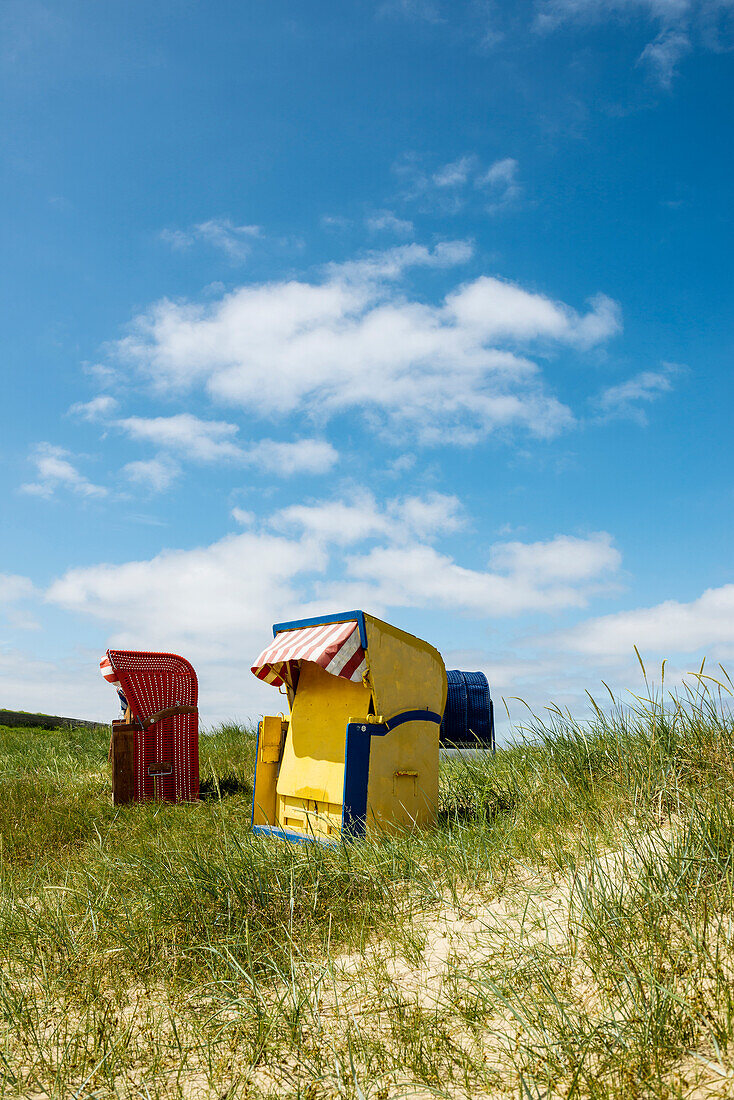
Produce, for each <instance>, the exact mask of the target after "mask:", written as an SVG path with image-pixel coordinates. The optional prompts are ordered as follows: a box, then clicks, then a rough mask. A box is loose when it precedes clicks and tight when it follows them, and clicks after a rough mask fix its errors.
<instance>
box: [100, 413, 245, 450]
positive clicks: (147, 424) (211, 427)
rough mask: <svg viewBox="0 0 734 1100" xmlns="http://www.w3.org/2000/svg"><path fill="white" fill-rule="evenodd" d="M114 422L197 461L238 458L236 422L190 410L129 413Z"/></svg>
mask: <svg viewBox="0 0 734 1100" xmlns="http://www.w3.org/2000/svg"><path fill="white" fill-rule="evenodd" d="M117 426H118V427H119V428H121V429H122V430H123V431H124V432H126V433H127V434H128V435H129V436H131V437H132V438H133V439H137V440H140V441H142V442H146V443H154V444H155V445H156V446H158V447H169V448H171V450H174V451H177V452H179V453H181V454H183V455H187V456H188V457H189V458H192V459H193V460H194V461H197V462H220V461H222V460H223V459H224V460H226V459H230V460H231V459H239V458H240V457H241V455H242V450H241V448H240V447H239V446H238V445H237V444H236V443H234V442H233V437H234V436H236V435H237V432H238V428H237V425H236V424H228V423H227V422H226V421H223V420H201V419H200V418H199V417H198V416H193V415H192V414H191V413H178V414H177V415H176V416H151V417H143V416H129V417H127V418H126V419H125V420H118V421H117Z"/></svg>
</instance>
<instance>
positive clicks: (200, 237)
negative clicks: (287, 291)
mask: <svg viewBox="0 0 734 1100" xmlns="http://www.w3.org/2000/svg"><path fill="white" fill-rule="evenodd" d="M160 236H161V240H163V241H165V242H166V243H167V244H170V245H171V246H172V247H173V248H175V249H178V250H182V249H187V248H190V247H191V246H192V245H193V244H195V243H197V242H200V243H203V244H208V245H210V246H211V247H212V248H217V249H219V250H220V251H221V252H224V253H225V255H227V256H228V257H229V259H230V260H232V261H234V262H238V263H239V262H241V261H243V260H246V259H247V257H248V256H249V254H250V249H251V247H252V242H253V240H255V239H256V238H257V237H260V236H262V230H261V228H260V226H259V225H235V223H234V222H232V221H231V220H230V219H229V218H211V219H210V220H209V221H205V222H199V223H198V225H192V226H190V227H189V228H188V229H164V230H162V232H161V234H160Z"/></svg>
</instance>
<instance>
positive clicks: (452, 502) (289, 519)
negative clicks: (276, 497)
mask: <svg viewBox="0 0 734 1100" xmlns="http://www.w3.org/2000/svg"><path fill="white" fill-rule="evenodd" d="M271 522H272V525H273V526H274V527H275V528H276V529H277V530H285V531H288V530H294V529H295V530H299V531H303V532H305V533H307V534H309V535H312V536H314V537H315V538H318V539H320V540H321V541H323V542H325V543H333V544H334V545H341V546H348V545H352V544H354V543H357V542H363V541H365V540H366V539H371V538H384V539H386V540H387V541H388V542H405V541H406V540H409V539H414V538H421V539H424V540H427V541H429V542H430V541H433V539H434V538H436V537H437V536H439V535H445V534H451V533H452V532H454V531H458V530H460V529H461V527H462V526H463V525H464V517H463V514H462V507H461V504H460V502H459V500H458V498H457V497H455V496H447V495H445V494H443V493H429V494H428V495H427V496H424V497H417V496H413V497H403V498H399V499H395V500H389V501H386V502H385V503H384V504H383V505H380V504H378V502H377V501H376V499H375V497H374V496H373V494H372V493H370V492H368V491H367V490H365V489H355V490H353V491H352V492H351V493H350V495H349V499H348V500H329V501H319V502H317V503H314V504H293V505H291V506H290V507H288V508H284V509H282V511H280V512H278V513H276V515H275V516H274V517H273V519H272V521H271Z"/></svg>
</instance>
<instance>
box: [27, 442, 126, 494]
mask: <svg viewBox="0 0 734 1100" xmlns="http://www.w3.org/2000/svg"><path fill="white" fill-rule="evenodd" d="M71 457H72V456H71V455H70V454H69V452H68V451H66V450H64V448H63V447H56V446H54V445H53V444H52V443H39V444H38V446H37V447H36V449H35V453H34V454H33V456H32V462H33V464H34V465H35V467H36V479H37V480H36V481H32V482H28V483H27V484H25V485H21V487H20V488H21V492H23V493H30V494H31V495H33V496H39V497H44V498H45V499H49V498H50V497H52V496H53V495H54V493H55V492H56V490H57V489H68V490H69V491H70V492H73V493H77V494H78V495H79V496H83V497H90V498H91V497H103V496H106V495H107V490H106V489H105V488H104V486H102V485H94V484H93V483H92V482H91V481H89V480H88V478H86V477H84V475H83V474H80V473H79V471H78V470H77V468H76V467H75V466H74V465H73V464H72V463H71V462H70V461H69V459H70V458H71Z"/></svg>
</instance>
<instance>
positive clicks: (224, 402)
mask: <svg viewBox="0 0 734 1100" xmlns="http://www.w3.org/2000/svg"><path fill="white" fill-rule="evenodd" d="M733 48H734V3H733V2H732V0H605V2H602V0H535V2H526V0H516V2H513V3H509V2H504V3H503V2H500V0H351V2H349V3H344V2H343V0H312V2H311V3H309V4H305V5H304V4H302V3H296V2H294V0H268V2H267V3H265V2H263V0H258V2H255V0H239V2H237V3H235V2H232V0H207V2H206V3H204V2H197V0H158V2H157V3H156V4H150V3H142V2H138V0H125V2H124V3H123V2H120V0H107V2H106V3H104V4H98V3H93V2H91V0H63V2H52V0H49V2H45V3H40V2H37V0H6V2H5V3H4V4H3V6H2V8H1V9H0V96H1V97H2V117H3V126H2V128H1V129H0V209H1V210H2V216H1V218H0V224H1V227H2V230H1V231H2V250H1V253H0V255H2V257H3V259H2V261H1V262H2V264H3V293H2V295H1V296H0V309H2V313H3V318H2V328H3V337H4V338H3V346H2V360H0V362H1V363H2V368H1V372H0V377H1V382H0V424H1V425H2V428H1V430H0V515H1V516H2V527H1V531H2V538H1V539H0V547H1V551H0V707H8V708H15V709H23V710H29V711H34V710H41V711H45V712H49V713H56V714H58V713H62V714H69V715H72V716H74V717H90V718H100V719H106V720H109V718H110V717H112V716H114V712H115V710H116V700H115V697H114V693H113V692H112V691H111V689H110V687H109V685H108V684H106V683H105V682H104V681H103V680H102V678H101V677H100V675H99V660H100V658H101V657H102V656H103V655H104V652H105V650H106V649H107V647H108V646H112V647H121V648H132V649H143V650H148V649H158V650H166V651H173V652H177V653H181V654H182V655H183V656H185V657H187V658H188V659H189V660H190V661H191V662H192V663H193V664H194V666H195V668H196V670H197V673H198V676H199V693H200V709H201V714H202V720H203V722H204V725H211V724H212V723H215V722H218V721H222V720H225V719H237V720H247V719H248V718H251V717H253V716H256V715H258V714H260V713H263V711H265V712H268V711H272V710H273V709H275V710H278V709H280V706H281V700H280V698H279V697H277V696H276V693H275V692H274V689H272V688H270V687H268V686H266V685H264V684H262V683H260V682H259V681H257V680H256V679H255V678H254V677H253V676H252V675H251V674H250V671H249V668H250V665H251V664H252V663H253V662H254V660H255V658H256V657H257V655H258V654H259V652H260V651H261V650H262V649H263V648H264V647H265V645H266V644H267V643H268V640H269V639H270V637H271V636H272V631H271V627H272V624H273V623H274V622H278V621H282V620H291V619H297V618H301V617H305V616H308V615H320V614H327V613H331V612H337V611H342V610H350V609H352V608H362V609H364V610H365V611H368V612H371V613H373V614H377V615H378V616H380V617H381V618H384V619H387V620H388V621H389V622H391V623H394V624H395V625H397V626H399V627H401V628H403V629H405V630H408V631H410V632H411V633H414V634H417V635H419V636H420V637H423V638H425V639H426V640H427V641H429V642H431V643H432V644H433V645H435V646H436V647H437V648H438V649H439V650H440V651H441V653H442V654H443V656H444V659H445V661H446V664H447V667H450V668H464V669H472V670H473V669H481V670H484V671H485V672H486V673H487V676H488V677H489V680H490V685H491V689H492V694H493V696H494V698H495V700H496V703H497V711H498V717H499V718H500V719H501V726H502V735H503V736H506V735H507V733H508V730H509V729H510V723H513V724H515V725H516V724H518V723H520V724H522V723H523V722H524V721H525V720H526V717H527V715H528V710H527V707H529V708H530V709H531V710H534V711H536V712H537V713H540V714H542V713H543V712H544V711H543V708H545V707H547V706H549V705H550V704H552V703H554V704H557V705H558V706H560V707H562V708H568V709H569V710H571V712H572V713H574V714H576V715H583V714H585V713H587V711H588V705H589V704H588V695H587V692H589V693H591V694H592V695H593V696H595V697H597V696H600V695H602V694H605V693H606V688H605V687H604V684H607V685H609V687H610V688H611V690H612V691H614V692H625V691H632V692H639V691H640V690H641V688H642V684H643V681H642V673H641V670H640V666H639V664H638V660H637V656H636V654H635V648H634V647H635V646H636V647H637V648H638V650H639V653H640V654H641V656H642V659H643V662H644V664H645V667H646V668H647V669H648V675H649V677H650V679H652V680H659V678H660V668H661V662H662V661H663V660H666V661H667V665H666V669H667V673H666V675H667V683H668V684H673V685H674V684H675V683H676V682H677V681H678V680H679V679H680V677H681V676H682V675H684V674H685V673H688V672H691V671H695V670H697V669H698V668H699V667H700V664H701V660H702V659H703V658H704V657H706V659H707V668H708V670H709V672H710V673H711V674H712V675H719V676H720V675H721V674H720V673H719V672H718V664H719V663H721V664H722V665H723V666H724V667H727V662H729V666H730V667H731V665H734V660H732V658H734V568H733V565H732V552H731V546H732V536H733V535H734V530H733V524H732V500H733V485H732V444H731V437H732V431H731V420H732V371H731V363H732V352H733V350H734V339H733V335H732V324H731V318H732V305H734V301H733V299H734V280H733V279H732V255H733V253H734V249H733V247H732V246H733V244H734V232H733V224H732V202H731V194H732V183H731V180H732V174H733V169H734V154H733V153H732V140H731V134H732V104H733V103H734V71H733V69H732V49H733ZM502 700H505V704H506V705H503V703H502ZM519 700H523V701H524V702H520V701H519ZM526 704H527V707H526ZM508 714H509V719H508Z"/></svg>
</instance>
